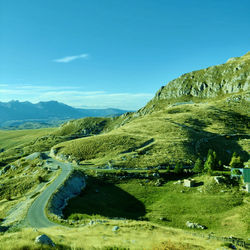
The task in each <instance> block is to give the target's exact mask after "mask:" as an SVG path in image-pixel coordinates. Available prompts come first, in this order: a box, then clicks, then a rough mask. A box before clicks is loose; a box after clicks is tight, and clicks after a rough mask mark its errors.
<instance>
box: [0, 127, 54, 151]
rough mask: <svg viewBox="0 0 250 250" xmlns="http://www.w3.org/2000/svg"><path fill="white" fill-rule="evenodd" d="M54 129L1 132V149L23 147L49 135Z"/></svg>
mask: <svg viewBox="0 0 250 250" xmlns="http://www.w3.org/2000/svg"><path fill="white" fill-rule="evenodd" d="M53 130H55V129H53V128H46V129H31V130H0V147H1V148H2V149H4V150H7V149H9V148H12V147H14V146H22V145H23V144H26V143H29V142H30V141H32V140H34V139H36V138H37V137H39V136H44V135H47V134H48V133H50V132H52V131H53Z"/></svg>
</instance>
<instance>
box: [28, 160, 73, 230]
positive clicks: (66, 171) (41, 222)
mask: <svg viewBox="0 0 250 250" xmlns="http://www.w3.org/2000/svg"><path fill="white" fill-rule="evenodd" d="M51 160H52V164H53V165H55V166H60V168H61V170H62V171H61V173H60V174H59V176H57V177H56V179H55V180H54V181H53V182H52V183H51V184H50V185H49V186H48V187H47V188H46V189H45V190H44V191H43V192H42V193H41V194H40V195H39V196H38V197H37V199H36V200H35V201H34V202H33V203H32V205H31V206H30V208H29V210H28V213H27V217H26V219H27V221H28V223H29V225H30V226H31V227H35V228H41V227H51V226H58V224H56V223H53V222H51V221H50V220H49V219H48V218H47V216H46V214H45V207H46V205H47V203H48V201H49V199H50V197H51V195H52V194H53V193H54V192H55V191H56V190H57V188H58V187H59V186H60V185H61V184H62V183H63V182H64V181H65V180H66V179H67V177H68V176H69V175H70V173H71V171H72V170H73V167H72V165H71V164H69V163H63V162H59V161H57V160H55V159H51Z"/></svg>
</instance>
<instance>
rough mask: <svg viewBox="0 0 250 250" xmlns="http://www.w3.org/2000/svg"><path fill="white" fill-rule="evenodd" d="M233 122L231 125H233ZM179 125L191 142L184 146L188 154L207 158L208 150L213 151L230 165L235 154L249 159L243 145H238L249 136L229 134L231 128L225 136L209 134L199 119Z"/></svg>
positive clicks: (223, 161) (224, 162)
mask: <svg viewBox="0 0 250 250" xmlns="http://www.w3.org/2000/svg"><path fill="white" fill-rule="evenodd" d="M230 115H231V114H230ZM233 116H235V114H233ZM245 118H246V117H241V119H245ZM229 119H230V118H229ZM231 122H232V121H231ZM231 122H230V123H229V124H231ZM235 122H236V121H235ZM176 124H177V123H176ZM178 125H180V126H181V127H182V128H183V129H185V130H186V133H187V136H188V138H189V140H188V141H187V142H185V143H184V144H183V148H184V150H185V151H186V153H188V154H190V153H194V154H196V155H197V156H199V157H201V158H203V157H206V155H207V152H208V150H209V149H212V150H214V151H215V152H216V153H217V157H218V159H219V160H221V161H222V163H223V164H229V162H230V159H231V157H232V155H233V153H234V152H236V153H237V154H238V155H240V156H241V158H242V159H243V161H247V160H248V159H249V153H248V152H247V151H245V150H243V148H242V147H241V145H239V144H238V140H239V139H249V138H250V136H249V135H245V134H237V133H234V134H232V133H227V132H231V130H230V128H228V129H227V128H226V129H225V132H226V133H225V134H224V135H222V134H220V133H211V132H207V131H205V130H204V129H205V128H206V127H207V125H206V124H205V123H203V122H202V121H201V122H200V121H199V120H198V119H191V120H189V124H188V125H186V124H185V125H183V124H178ZM237 131H238V133H240V132H241V131H240V130H239V129H238V130H237Z"/></svg>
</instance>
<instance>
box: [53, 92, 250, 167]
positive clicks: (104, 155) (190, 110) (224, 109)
mask: <svg viewBox="0 0 250 250" xmlns="http://www.w3.org/2000/svg"><path fill="white" fill-rule="evenodd" d="M243 97H244V95H241V94H239V95H234V96H228V97H226V98H224V99H220V100H212V101H211V100H210V101H207V102H203V103H202V102H199V103H193V104H180V105H176V106H175V105H167V102H168V101H167V100H161V101H160V102H158V103H157V105H155V106H154V110H153V111H152V112H151V113H148V114H146V115H141V116H138V117H132V118H130V121H129V122H127V123H126V124H125V125H123V126H120V127H119V128H117V129H115V130H111V131H110V132H108V133H105V134H103V135H96V136H94V137H89V138H81V139H78V140H74V141H68V142H63V143H60V144H58V145H56V146H55V147H54V148H55V149H56V151H58V153H60V154H64V155H66V156H69V155H71V156H72V157H73V158H76V159H78V160H80V161H82V163H85V162H84V161H85V160H88V161H89V160H91V161H92V163H93V164H96V165H105V164H107V162H108V161H112V162H113V165H114V166H117V167H131V168H144V167H150V166H158V165H164V166H168V165H173V164H176V163H177V162H182V163H183V164H185V165H193V163H194V161H195V160H196V158H197V157H205V156H206V154H207V152H208V149H209V148H211V149H214V150H215V151H217V154H218V156H219V158H220V159H221V160H222V161H223V163H224V164H228V163H229V161H230V158H231V156H232V154H233V152H237V153H238V154H240V155H241V156H242V158H243V159H244V160H245V161H247V160H248V156H249V143H248V142H249V136H248V135H249V121H250V119H249V116H248V114H247V112H248V103H247V102H246V101H245V99H244V98H243ZM235 98H236V99H237V100H238V98H239V101H236V102H231V101H230V100H231V99H232V100H234V99H235Z"/></svg>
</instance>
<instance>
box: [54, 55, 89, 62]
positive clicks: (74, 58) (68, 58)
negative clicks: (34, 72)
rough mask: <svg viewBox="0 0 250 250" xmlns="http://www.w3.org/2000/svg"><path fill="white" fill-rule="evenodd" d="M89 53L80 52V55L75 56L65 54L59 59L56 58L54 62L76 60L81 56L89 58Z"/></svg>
mask: <svg viewBox="0 0 250 250" xmlns="http://www.w3.org/2000/svg"><path fill="white" fill-rule="evenodd" d="M88 56H89V55H88V54H80V55H75V56H65V57H62V58H59V59H54V60H53V62H58V63H69V62H72V61H74V60H77V59H80V58H88Z"/></svg>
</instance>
